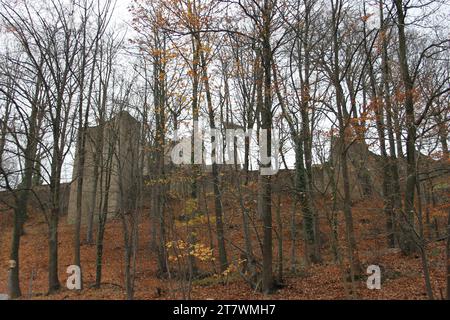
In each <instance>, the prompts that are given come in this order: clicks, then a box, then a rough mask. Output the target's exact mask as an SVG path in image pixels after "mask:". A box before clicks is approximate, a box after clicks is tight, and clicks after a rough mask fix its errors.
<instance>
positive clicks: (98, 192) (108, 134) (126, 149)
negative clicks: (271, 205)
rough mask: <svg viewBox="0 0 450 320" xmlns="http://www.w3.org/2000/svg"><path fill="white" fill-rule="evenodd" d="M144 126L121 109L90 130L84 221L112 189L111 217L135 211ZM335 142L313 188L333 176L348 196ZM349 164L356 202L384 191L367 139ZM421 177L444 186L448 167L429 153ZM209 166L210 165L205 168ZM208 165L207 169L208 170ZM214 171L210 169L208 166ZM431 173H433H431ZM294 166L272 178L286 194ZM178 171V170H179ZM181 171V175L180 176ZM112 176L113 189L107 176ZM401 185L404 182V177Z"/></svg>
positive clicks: (71, 215) (71, 213) (143, 171)
mask: <svg viewBox="0 0 450 320" xmlns="http://www.w3.org/2000/svg"><path fill="white" fill-rule="evenodd" d="M140 134H141V124H140V123H139V122H138V121H137V120H136V119H135V118H133V117H132V116H131V115H130V114H129V113H127V112H120V113H119V114H117V115H116V116H115V117H114V118H113V119H112V120H111V121H109V122H107V123H106V124H104V125H103V127H101V126H97V127H92V128H89V129H88V132H87V139H86V147H85V166H84V172H83V194H82V221H83V222H86V219H87V217H88V216H90V215H93V216H94V221H97V218H96V216H98V214H99V212H100V208H102V207H103V202H104V201H105V194H106V193H107V192H108V195H109V200H108V206H107V211H108V216H109V217H114V216H116V215H117V213H118V212H120V211H121V210H125V211H127V210H131V209H132V208H133V205H134V204H135V203H134V202H135V201H136V194H137V192H136V191H137V188H138V186H139V184H140V183H142V182H143V181H144V179H145V177H148V176H150V173H151V171H152V170H151V168H150V166H149V165H148V164H149V161H147V160H148V159H147V157H146V158H145V160H144V158H143V154H142V150H144V149H145V147H144V145H145V144H144V143H143V142H142V140H141V138H140ZM337 140H338V139H336V141H334V142H332V148H331V153H330V159H328V161H327V162H325V163H324V164H321V165H314V166H313V168H312V169H313V172H312V173H313V180H314V192H315V193H317V194H322V195H326V194H331V192H332V188H331V181H332V179H331V176H332V175H333V177H334V181H335V183H336V187H337V190H338V193H339V194H341V195H342V194H343V181H342V180H343V179H342V174H341V172H340V162H339V161H340V159H339V149H340V148H339V142H338V141H337ZM347 155H348V160H349V161H348V165H349V173H350V185H351V195H352V200H353V201H358V200H361V199H364V198H367V197H372V196H377V195H382V176H383V170H385V168H383V163H382V159H381V157H380V156H379V155H377V154H375V153H373V152H371V151H370V150H369V147H368V146H367V145H366V144H365V143H364V142H358V141H356V142H354V143H352V144H351V145H350V146H349V148H348V151H347ZM168 157H169V152H168V151H166V155H165V165H166V166H167V170H166V171H168V172H169V171H173V170H175V171H176V170H178V169H180V170H185V171H186V170H187V171H189V168H186V167H188V166H186V165H184V166H183V168H176V166H173V165H171V164H169V163H168V162H170V161H169V159H168ZM421 158H422V159H423V160H421V164H420V166H421V168H420V172H421V175H420V177H419V179H420V180H421V181H423V183H432V184H439V183H440V180H442V178H443V179H444V180H445V179H446V178H448V173H449V166H448V164H446V163H443V161H435V160H433V159H431V158H429V157H426V156H423V155H422V156H421ZM78 161H79V151H78V150H77V153H76V156H75V165H74V169H73V177H74V182H73V183H72V185H71V187H70V199H69V204H68V222H69V223H74V221H75V219H76V212H77V188H78V182H79V179H78V178H77V175H78V166H77V162H78ZM398 164H399V170H400V174H401V176H404V171H405V170H406V166H405V160H404V159H399V161H398ZM206 167H207V166H206ZM206 167H203V169H205V171H206V172H208V170H206V169H207V168H206ZM330 169H331V170H330ZM220 170H221V171H222V172H223V173H224V174H223V175H221V179H222V180H225V181H231V180H232V179H233V177H235V176H236V172H228V173H229V174H227V171H230V170H234V169H233V168H230V167H227V166H221V167H220ZM209 171H210V170H209ZM430 172H431V173H432V176H430ZM294 174H295V172H294V171H293V170H280V172H279V173H278V174H277V175H276V176H273V178H272V181H273V190H274V191H275V192H283V191H286V190H292V189H293V188H294V181H295V179H294ZM175 175H177V173H176V172H175ZM178 175H181V174H178ZM249 176H250V179H251V180H253V181H257V179H258V172H250V173H249ZM109 177H110V183H109V185H110V186H109V188H108V187H107V186H108V178H109ZM401 185H402V186H403V185H404V183H403V182H402V181H401ZM169 187H170V189H171V190H172V191H176V192H178V193H179V194H189V193H190V192H191V185H189V182H185V183H184V182H181V183H180V182H179V181H174V182H171V184H170V186H169ZM206 187H207V188H210V189H211V190H206V192H208V191H209V192H212V183H207V184H206ZM150 193H151V190H149V189H148V188H145V189H144V195H143V196H144V198H145V197H147V196H148V195H149V194H150Z"/></svg>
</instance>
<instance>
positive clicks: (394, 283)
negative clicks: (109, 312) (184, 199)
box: [0, 199, 446, 300]
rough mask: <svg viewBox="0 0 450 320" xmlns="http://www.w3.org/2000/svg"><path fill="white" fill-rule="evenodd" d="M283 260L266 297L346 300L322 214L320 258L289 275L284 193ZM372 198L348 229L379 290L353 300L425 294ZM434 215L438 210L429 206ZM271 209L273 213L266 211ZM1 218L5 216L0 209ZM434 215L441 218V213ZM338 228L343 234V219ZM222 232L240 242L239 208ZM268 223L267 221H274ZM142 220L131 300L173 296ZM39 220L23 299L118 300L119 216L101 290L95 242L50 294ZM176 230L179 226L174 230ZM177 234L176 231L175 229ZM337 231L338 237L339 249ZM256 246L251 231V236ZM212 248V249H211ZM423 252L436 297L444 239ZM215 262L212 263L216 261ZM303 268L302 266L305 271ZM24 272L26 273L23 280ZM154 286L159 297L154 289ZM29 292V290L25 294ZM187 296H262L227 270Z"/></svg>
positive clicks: (29, 248) (67, 249)
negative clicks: (71, 285)
mask: <svg viewBox="0 0 450 320" xmlns="http://www.w3.org/2000/svg"><path fill="white" fill-rule="evenodd" d="M282 203H283V206H282V210H281V212H282V216H283V240H284V250H283V252H284V261H283V263H284V266H285V283H286V286H285V287H284V288H283V289H281V290H279V291H278V292H277V293H276V294H274V295H272V296H270V299H293V300H305V299H308V300H311V299H313V300H315V299H318V300H319V299H346V298H348V296H347V295H346V293H345V290H344V285H343V280H342V279H343V278H342V272H341V269H340V267H339V266H338V265H336V264H334V263H332V256H331V254H330V253H329V249H328V248H329V237H328V236H327V232H328V228H327V227H326V219H325V218H324V217H323V220H324V221H323V224H324V225H323V226H322V227H321V229H322V231H323V232H324V236H323V238H324V241H325V243H324V250H323V251H324V261H325V263H324V264H322V265H314V266H310V267H309V268H307V269H303V271H300V272H298V273H297V274H292V273H290V272H289V266H290V252H291V241H290V227H289V226H290V224H289V221H290V216H289V215H290V213H289V212H290V205H289V199H283V201H282ZM376 203H377V202H376V201H366V202H365V203H360V204H358V205H357V206H355V207H354V220H355V228H356V231H357V239H358V245H359V252H360V259H361V261H362V263H363V265H364V266H368V265H370V264H376V265H380V266H382V268H383V270H384V273H383V275H382V276H383V285H382V290H380V291H370V290H368V289H367V288H366V286H365V281H366V279H367V277H364V278H363V279H362V280H360V281H359V282H358V297H359V298H361V299H426V298H427V296H426V293H425V286H424V280H423V276H422V267H421V260H420V258H419V257H418V256H412V257H404V256H402V255H401V254H400V253H399V252H398V251H396V250H388V249H386V246H385V240H384V236H383V233H382V230H383V226H384V223H385V222H384V221H385V220H384V218H383V214H382V211H381V210H380V209H379V207H380V206H379V205H378V206H377V205H375V204H376ZM437 215H438V216H439V214H438V213H437ZM274 216H275V212H274ZM3 217H5V215H3ZM2 219H3V221H2V222H1V223H0V231H1V232H0V250H1V251H0V293H4V292H6V291H7V271H6V270H7V261H8V253H9V240H10V233H11V231H10V227H9V224H10V221H8V219H5V218H2ZM441 219H444V220H442V221H445V217H443V216H441ZM341 220H342V217H340V222H339V225H340V226H342V229H341V230H340V234H341V235H342V236H343V235H344V229H343V226H344V224H343V221H341ZM226 223H227V226H232V228H227V229H226V233H227V237H228V239H231V241H233V243H234V244H236V245H238V246H241V247H242V239H241V234H242V231H241V224H240V214H239V212H238V210H236V208H232V207H228V208H227V215H226ZM274 226H275V222H274ZM150 229H151V228H150V223H149V222H148V221H147V220H145V221H143V222H142V224H141V226H140V245H139V252H138V266H137V279H136V295H135V297H136V299H174V298H181V297H182V295H181V292H180V291H179V290H178V291H177V290H176V287H177V285H178V282H176V281H172V282H169V281H167V280H164V279H163V280H161V279H158V278H157V277H156V275H155V274H156V260H155V257H154V255H153V254H152V253H151V252H150V250H149V241H150V240H149V239H150V236H149V230H150ZM196 231H197V233H198V234H199V238H200V242H202V243H204V244H208V243H209V239H208V232H207V227H206V226H205V225H203V226H197V227H196ZM46 234H47V226H46V224H45V222H43V220H42V218H40V216H39V215H38V214H36V215H35V216H34V217H33V218H32V219H30V221H28V223H27V225H26V235H25V236H24V237H23V238H22V242H21V257H20V259H21V286H22V293H23V294H24V296H25V297H26V298H30V297H31V298H32V299H112V300H116V299H125V298H126V295H125V291H124V289H123V283H124V267H123V261H124V259H123V256H124V252H123V240H122V230H121V223H120V221H110V222H108V225H107V231H106V235H105V255H104V271H103V281H102V282H103V283H104V285H103V286H102V288H101V289H98V290H97V289H93V288H91V286H92V284H93V283H94V280H95V246H86V245H84V246H83V247H82V266H83V272H84V280H85V290H83V291H82V292H81V293H77V292H70V291H68V290H66V289H62V290H61V291H60V292H59V293H58V294H55V295H51V296H48V295H46V290H47V240H46ZM180 234H182V233H180ZM72 235H73V227H72V226H69V225H67V224H66V221H65V218H63V219H62V220H61V223H60V228H59V271H60V281H61V283H62V285H63V287H64V288H65V281H66V279H67V274H66V273H65V271H66V268H67V267H68V266H69V265H71V264H72V263H71V262H72ZM180 237H181V236H180ZM344 239H345V238H344V237H342V239H341V240H340V245H341V249H345V248H342V247H343V244H345V240H344ZM254 244H255V247H256V238H255V242H254ZM301 246H302V245H301V243H299V244H297V247H298V250H297V256H298V257H300V258H299V259H300V260H302V259H301V255H302V252H301V250H302V248H301ZM276 248H277V237H276V236H275V235H274V272H275V271H276V257H277V250H276ZM227 249H228V255H229V259H230V260H235V261H236V260H238V259H239V253H238V252H237V251H236V250H235V249H234V247H233V246H229V247H228V248H227ZM214 252H216V250H215V251H214ZM428 258H429V264H430V269H431V274H432V285H433V288H434V294H435V296H436V298H439V299H440V298H441V291H442V292H445V288H446V287H445V242H438V243H431V244H430V245H429V248H428ZM216 263H217V262H216ZM200 266H201V269H202V270H203V271H205V272H211V271H212V270H213V267H212V266H211V263H208V264H200ZM305 270H306V271H305ZM32 273H33V274H34V277H33V280H32V281H31V276H32ZM158 288H160V291H161V294H162V295H161V296H159V294H158ZM30 292H31V296H30V295H29V294H30ZM191 298H192V299H230V300H234V299H237V300H241V299H250V300H253V299H264V298H265V297H264V296H263V295H262V294H260V293H255V292H254V290H252V289H251V288H250V287H249V285H247V284H246V283H245V282H244V280H242V279H241V278H240V277H239V275H238V274H232V275H231V276H230V278H229V279H228V283H227V284H223V281H220V279H218V278H214V277H210V278H209V279H206V280H203V281H201V282H196V283H195V284H194V286H193V289H192V294H191Z"/></svg>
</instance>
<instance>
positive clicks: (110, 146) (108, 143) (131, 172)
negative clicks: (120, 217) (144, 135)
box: [68, 112, 142, 223]
mask: <svg viewBox="0 0 450 320" xmlns="http://www.w3.org/2000/svg"><path fill="white" fill-rule="evenodd" d="M140 131H141V125H140V123H139V122H138V121H137V120H136V119H135V118H133V117H132V116H131V115H130V114H129V113H128V112H120V113H119V114H117V115H116V116H115V117H114V118H113V119H112V120H110V121H109V122H107V123H105V124H104V125H103V126H97V127H91V128H89V129H88V131H87V134H86V135H87V136H86V144H85V163H84V170H83V189H82V190H83V193H82V221H83V222H85V221H86V220H87V218H88V215H90V214H93V216H94V221H97V219H96V218H95V217H96V216H98V214H99V212H100V208H102V207H103V202H104V201H105V195H106V193H108V206H107V212H108V216H115V215H116V214H117V213H118V212H119V211H120V210H125V211H126V210H129V209H130V208H132V207H133V202H134V201H135V200H136V199H135V195H136V190H137V189H136V188H137V183H138V182H139V180H140V179H142V170H141V169H140V163H141V162H140V160H139V156H140V135H141V134H140ZM79 158H80V154H79V150H77V151H76V155H75V163H74V168H73V177H74V178H73V180H74V181H73V183H72V185H71V188H70V197H69V205H68V222H69V223H74V221H75V219H76V212H77V194H78V183H79V181H80V179H79V178H78V177H77V176H78V162H79Z"/></svg>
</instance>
